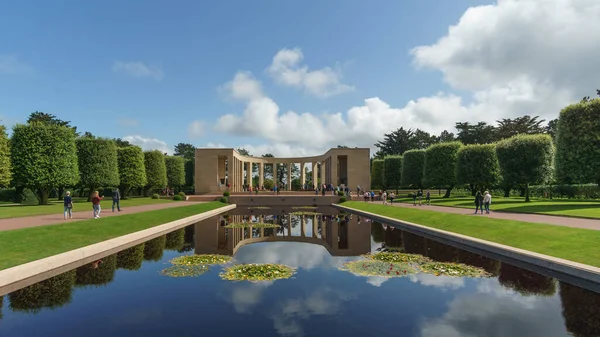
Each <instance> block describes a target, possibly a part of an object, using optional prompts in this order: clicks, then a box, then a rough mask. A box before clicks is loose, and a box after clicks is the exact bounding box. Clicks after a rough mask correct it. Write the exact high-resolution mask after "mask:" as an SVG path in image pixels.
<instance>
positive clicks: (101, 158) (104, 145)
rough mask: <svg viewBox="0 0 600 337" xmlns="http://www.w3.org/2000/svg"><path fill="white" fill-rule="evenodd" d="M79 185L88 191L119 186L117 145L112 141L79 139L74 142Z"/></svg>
mask: <svg viewBox="0 0 600 337" xmlns="http://www.w3.org/2000/svg"><path fill="white" fill-rule="evenodd" d="M75 144H76V145H77V158H78V164H79V178H80V179H79V183H80V184H81V185H82V186H85V187H88V188H90V189H92V190H93V189H96V188H98V187H103V186H119V165H118V160H117V145H116V144H115V142H114V141H113V140H112V139H103V138H90V137H81V138H78V139H77V140H76V142H75Z"/></svg>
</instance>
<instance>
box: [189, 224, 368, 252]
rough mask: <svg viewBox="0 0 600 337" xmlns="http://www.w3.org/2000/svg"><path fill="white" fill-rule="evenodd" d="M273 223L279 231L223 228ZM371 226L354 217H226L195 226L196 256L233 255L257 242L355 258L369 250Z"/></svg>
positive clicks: (274, 229) (272, 229)
mask: <svg viewBox="0 0 600 337" xmlns="http://www.w3.org/2000/svg"><path fill="white" fill-rule="evenodd" d="M241 222H246V223H249V224H250V225H251V224H252V223H272V224H277V225H279V226H280V227H278V228H252V226H250V227H248V228H225V226H226V225H227V224H228V223H241ZM370 230H371V228H370V226H369V225H364V224H359V223H358V220H357V217H356V216H345V215H339V216H325V215H291V214H286V215H251V216H248V215H229V216H226V217H213V218H210V219H206V220H204V221H201V222H199V223H197V224H196V225H195V232H196V235H195V240H196V243H195V251H196V254H222V255H235V253H236V252H237V250H238V249H239V248H240V247H242V246H245V245H247V244H252V243H257V242H304V243H310V244H315V245H320V246H323V247H325V249H327V251H328V252H329V254H331V255H332V256H357V255H362V254H366V253H369V252H370V251H371V236H370Z"/></svg>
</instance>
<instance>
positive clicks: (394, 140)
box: [375, 127, 437, 158]
mask: <svg viewBox="0 0 600 337" xmlns="http://www.w3.org/2000/svg"><path fill="white" fill-rule="evenodd" d="M436 142H437V137H435V136H432V135H430V134H429V133H427V132H425V131H422V130H419V129H416V130H413V129H408V130H405V129H404V128H403V127H401V128H399V129H397V130H396V131H393V132H391V133H386V134H384V139H383V140H382V141H379V142H377V144H375V146H376V147H377V148H379V151H377V153H376V154H375V157H376V158H382V157H384V156H391V155H402V154H404V152H406V151H408V150H412V149H424V148H427V147H428V146H429V145H431V144H435V143H436Z"/></svg>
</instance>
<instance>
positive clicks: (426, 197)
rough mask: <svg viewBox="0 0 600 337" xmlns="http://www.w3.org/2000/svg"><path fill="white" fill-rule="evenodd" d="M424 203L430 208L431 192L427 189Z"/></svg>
mask: <svg viewBox="0 0 600 337" xmlns="http://www.w3.org/2000/svg"><path fill="white" fill-rule="evenodd" d="M425 202H426V203H427V205H429V206H431V191H430V190H429V189H427V194H426V195H425Z"/></svg>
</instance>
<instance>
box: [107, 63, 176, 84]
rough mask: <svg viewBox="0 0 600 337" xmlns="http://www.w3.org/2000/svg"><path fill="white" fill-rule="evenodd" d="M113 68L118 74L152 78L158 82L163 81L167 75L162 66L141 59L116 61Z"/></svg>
mask: <svg viewBox="0 0 600 337" xmlns="http://www.w3.org/2000/svg"><path fill="white" fill-rule="evenodd" d="M112 70H113V72H115V73H118V74H125V75H128V76H131V77H136V78H151V79H153V80H155V81H157V82H160V81H162V79H163V78H164V77H165V73H164V72H163V70H162V68H161V67H160V66H151V65H148V64H146V63H144V62H140V61H130V62H124V61H115V62H114V63H113V66H112Z"/></svg>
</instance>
